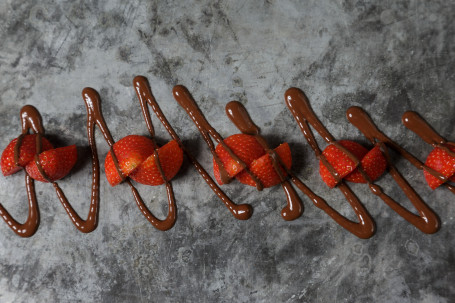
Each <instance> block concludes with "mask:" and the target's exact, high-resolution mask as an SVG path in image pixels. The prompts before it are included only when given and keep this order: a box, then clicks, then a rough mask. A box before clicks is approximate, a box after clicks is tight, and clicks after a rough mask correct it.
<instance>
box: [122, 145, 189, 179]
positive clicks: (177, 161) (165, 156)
mask: <svg viewBox="0 0 455 303" xmlns="http://www.w3.org/2000/svg"><path fill="white" fill-rule="evenodd" d="M158 158H159V159H160V165H161V169H162V170H163V172H164V175H165V176H166V179H167V180H171V179H172V178H173V177H174V176H175V175H176V174H177V173H178V171H179V170H180V167H181V166H182V162H183V150H182V149H181V148H180V146H179V144H178V143H177V141H175V140H172V141H170V142H168V143H167V144H165V145H164V146H162V147H161V148H159V149H158ZM129 177H130V178H131V179H133V180H134V181H136V182H139V183H142V184H145V185H161V184H163V183H164V180H163V178H162V177H161V174H160V171H159V169H158V166H157V165H156V162H155V155H154V154H152V155H151V156H150V157H148V158H147V159H146V160H145V161H144V162H142V163H141V164H140V165H139V166H138V168H137V169H135V170H134V171H133V172H132V173H131V174H130V175H129Z"/></svg>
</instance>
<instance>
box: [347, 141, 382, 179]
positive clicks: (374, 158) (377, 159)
mask: <svg viewBox="0 0 455 303" xmlns="http://www.w3.org/2000/svg"><path fill="white" fill-rule="evenodd" d="M360 165H361V166H362V169H363V170H364V171H365V173H366V174H367V176H368V177H370V179H371V181H374V180H376V179H378V178H379V177H380V176H381V175H382V174H383V173H384V171H385V170H386V169H387V160H386V159H385V157H384V155H383V154H382V152H381V148H380V147H379V146H375V147H374V148H373V149H372V150H370V151H369V152H368V153H367V154H366V155H365V156H364V157H363V158H362V160H361V161H360ZM344 179H345V180H346V181H349V182H354V183H367V181H366V180H365V178H364V177H363V176H362V174H361V173H360V171H359V170H358V169H356V170H354V171H353V172H352V173H350V174H349V175H347V176H346V177H344Z"/></svg>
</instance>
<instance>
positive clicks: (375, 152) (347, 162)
mask: <svg viewBox="0 0 455 303" xmlns="http://www.w3.org/2000/svg"><path fill="white" fill-rule="evenodd" d="M337 144H338V145H339V146H337ZM337 144H330V145H329V146H327V147H326V149H325V150H324V151H323V152H322V154H323V157H324V158H325V159H327V161H328V162H329V163H330V165H331V166H332V167H333V169H334V171H331V170H330V169H329V168H328V167H327V166H326V165H325V164H324V162H323V161H322V160H320V161H319V174H320V175H321V178H322V180H323V181H324V182H325V183H326V184H327V185H328V186H329V187H331V188H333V187H335V186H336V185H337V184H338V183H339V182H340V181H341V180H342V179H344V180H346V181H350V182H355V183H366V182H367V181H366V180H365V178H364V177H363V175H362V173H361V172H360V171H359V169H358V167H357V166H358V165H360V166H361V168H362V169H363V171H364V172H365V173H366V175H367V176H368V177H369V178H370V179H371V180H372V181H374V180H376V179H377V178H379V177H380V176H381V175H382V174H383V173H384V171H385V170H386V168H387V161H386V159H385V157H384V155H383V154H382V152H381V150H380V148H379V146H376V147H374V148H373V149H372V150H370V151H368V150H367V149H366V148H365V147H363V146H362V145H360V144H358V143H356V142H353V141H348V140H341V141H337ZM349 153H350V154H351V155H349ZM335 173H336V176H337V178H335V176H334V174H335Z"/></svg>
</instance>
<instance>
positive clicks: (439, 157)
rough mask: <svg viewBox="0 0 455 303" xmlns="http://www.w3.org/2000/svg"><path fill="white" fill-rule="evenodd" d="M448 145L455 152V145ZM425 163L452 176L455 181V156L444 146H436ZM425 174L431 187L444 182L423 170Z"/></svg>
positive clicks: (445, 174) (447, 175)
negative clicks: (444, 148)
mask: <svg viewBox="0 0 455 303" xmlns="http://www.w3.org/2000/svg"><path fill="white" fill-rule="evenodd" d="M446 147H447V148H449V149H450V150H451V151H453V152H455V146H452V145H446ZM425 165H426V166H428V167H430V168H432V169H434V170H436V171H438V172H440V173H441V174H443V175H444V176H446V177H447V178H450V180H451V181H455V157H452V156H450V155H449V154H448V153H447V152H446V151H444V150H443V149H442V148H439V147H436V148H435V149H433V150H432V151H431V153H430V154H429V155H428V157H427V160H426V161H425ZM423 174H424V175H425V180H427V183H428V185H429V186H430V187H431V189H435V188H437V187H439V186H440V185H441V184H442V183H444V182H442V181H441V180H440V179H438V178H436V177H434V176H433V175H431V174H430V173H429V172H427V171H426V170H424V171H423Z"/></svg>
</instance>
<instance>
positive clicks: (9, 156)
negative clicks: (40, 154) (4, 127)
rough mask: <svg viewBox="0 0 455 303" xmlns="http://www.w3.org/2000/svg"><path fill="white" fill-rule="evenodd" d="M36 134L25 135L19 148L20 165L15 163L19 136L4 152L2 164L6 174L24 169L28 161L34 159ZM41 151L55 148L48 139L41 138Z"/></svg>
mask: <svg viewBox="0 0 455 303" xmlns="http://www.w3.org/2000/svg"><path fill="white" fill-rule="evenodd" d="M36 136H37V135H36V134H32V135H25V136H24V138H23V140H22V143H21V146H20V149H19V166H17V165H16V164H15V163H14V147H15V146H16V143H17V138H16V139H14V140H13V141H11V142H10V143H9V144H8V146H7V147H6V148H5V150H4V151H3V153H2V158H1V166H2V173H3V175H4V176H9V175H12V174H14V173H16V172H18V171H19V170H21V169H22V167H24V166H25V165H27V163H28V162H30V161H32V160H33V157H34V156H35V154H36ZM41 142H42V143H41V144H42V145H41V151H46V150H49V149H52V148H54V147H53V146H52V144H51V143H50V142H49V141H48V140H47V139H46V138H44V137H43V138H42V140H41Z"/></svg>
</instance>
